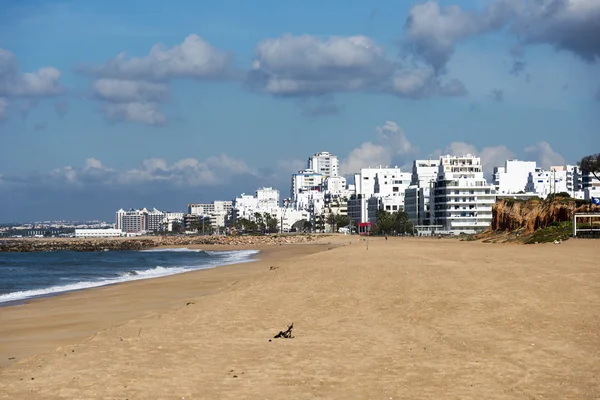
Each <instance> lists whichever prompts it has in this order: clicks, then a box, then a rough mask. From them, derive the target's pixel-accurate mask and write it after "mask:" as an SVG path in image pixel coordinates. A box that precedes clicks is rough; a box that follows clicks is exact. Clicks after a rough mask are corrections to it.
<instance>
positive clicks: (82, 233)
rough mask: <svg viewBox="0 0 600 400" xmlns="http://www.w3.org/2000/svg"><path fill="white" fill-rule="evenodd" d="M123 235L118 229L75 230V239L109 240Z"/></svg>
mask: <svg viewBox="0 0 600 400" xmlns="http://www.w3.org/2000/svg"><path fill="white" fill-rule="evenodd" d="M125 235H126V233H125V232H123V231H122V230H120V229H75V237H76V238H110V237H121V236H125Z"/></svg>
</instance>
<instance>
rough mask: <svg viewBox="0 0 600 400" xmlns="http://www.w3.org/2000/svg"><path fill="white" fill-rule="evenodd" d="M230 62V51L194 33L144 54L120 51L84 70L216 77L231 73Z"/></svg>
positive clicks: (133, 76) (120, 75)
mask: <svg viewBox="0 0 600 400" xmlns="http://www.w3.org/2000/svg"><path fill="white" fill-rule="evenodd" d="M230 62H231V57H230V55H229V54H228V53H226V52H224V51H221V50H219V49H217V48H215V47H213V46H212V45H211V44H210V43H208V42H207V41H206V40H204V39H203V38H201V37H200V36H198V35H195V34H192V35H189V36H188V37H186V38H185V40H184V41H183V42H182V43H180V44H178V45H176V46H173V47H171V48H166V47H165V46H163V45H161V44H156V45H154V46H153V47H152V49H151V50H150V53H149V54H148V55H147V56H145V57H131V58H127V55H126V54H125V53H121V54H119V55H117V56H116V57H115V58H113V59H112V60H109V61H107V62H106V63H104V64H102V65H100V66H96V67H83V68H82V69H81V70H82V71H83V72H86V73H89V74H92V75H94V76H99V77H104V78H114V79H124V80H158V81H166V80H170V79H175V78H193V79H216V78H223V77H225V76H226V75H227V74H228V72H229V67H230Z"/></svg>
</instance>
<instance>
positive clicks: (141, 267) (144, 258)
mask: <svg viewBox="0 0 600 400" xmlns="http://www.w3.org/2000/svg"><path fill="white" fill-rule="evenodd" d="M256 254H258V251H257V250H239V251H204V250H190V249H184V248H173V249H153V250H142V251H105V252H89V253H85V252H71V251H57V252H46V253H0V305H2V303H7V302H13V301H20V300H25V299H31V298H35V297H41V296H50V295H55V294H58V293H63V292H69V291H73V290H81V289H87V288H92V287H98V286H105V285H111V284H115V283H120V282H127V281H134V280H140V279H149V278H157V277H160V276H167V275H174V274H179V273H182V272H187V271H194V270H199V269H207V268H214V267H217V266H221V265H228V264H236V263H242V262H248V261H252V260H253V256H254V255H256Z"/></svg>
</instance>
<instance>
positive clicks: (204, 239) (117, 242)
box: [0, 234, 322, 252]
mask: <svg viewBox="0 0 600 400" xmlns="http://www.w3.org/2000/svg"><path fill="white" fill-rule="evenodd" d="M319 237H322V236H318V235H305V234H298V235H269V236H145V237H137V238H94V239H84V238H23V239H21V238H19V239H0V252H36V251H61V250H69V251H106V250H108V251H123V250H147V249H151V248H156V247H160V246H189V245H220V246H248V245H283V244H294V243H307V242H313V241H315V240H317V239H318V238H319Z"/></svg>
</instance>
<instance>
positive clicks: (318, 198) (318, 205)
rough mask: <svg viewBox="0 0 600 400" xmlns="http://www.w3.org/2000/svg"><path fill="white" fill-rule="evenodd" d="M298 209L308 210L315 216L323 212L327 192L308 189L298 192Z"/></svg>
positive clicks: (296, 203) (296, 206) (296, 204)
mask: <svg viewBox="0 0 600 400" xmlns="http://www.w3.org/2000/svg"><path fill="white" fill-rule="evenodd" d="M294 205H295V207H294V209H296V210H299V211H300V210H306V211H308V213H309V214H311V215H313V218H312V219H314V216H316V215H321V214H323V211H324V208H325V193H324V192H322V191H319V190H307V191H304V192H300V193H298V196H297V198H296V202H295V203H294Z"/></svg>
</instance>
